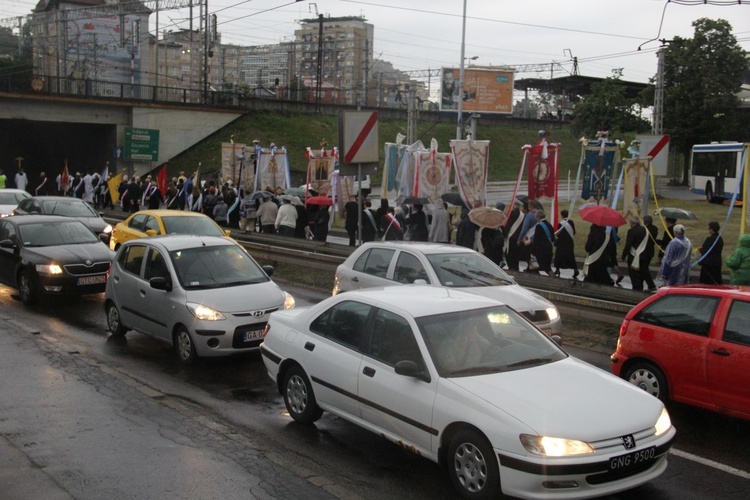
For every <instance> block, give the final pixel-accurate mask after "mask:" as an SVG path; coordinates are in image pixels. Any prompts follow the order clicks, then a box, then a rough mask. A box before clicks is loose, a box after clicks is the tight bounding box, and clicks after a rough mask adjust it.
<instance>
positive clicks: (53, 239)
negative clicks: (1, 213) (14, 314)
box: [0, 215, 115, 304]
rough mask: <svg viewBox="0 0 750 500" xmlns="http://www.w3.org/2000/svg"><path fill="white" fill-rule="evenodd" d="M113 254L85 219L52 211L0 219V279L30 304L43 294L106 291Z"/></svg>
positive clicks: (72, 294) (77, 293)
mask: <svg viewBox="0 0 750 500" xmlns="http://www.w3.org/2000/svg"><path fill="white" fill-rule="evenodd" d="M114 255H115V253H114V252H113V251H112V250H110V249H109V247H107V245H106V244H105V243H104V242H103V241H101V239H100V237H97V236H96V235H94V234H93V233H92V232H91V231H90V230H89V229H88V228H87V227H86V226H85V225H84V224H83V223H82V222H80V221H78V220H76V219H71V218H69V217H58V216H48V215H37V216H28V215H23V216H15V217H6V218H4V219H1V220H0V281H2V282H3V283H5V284H6V285H9V286H12V287H16V288H18V292H19V295H20V297H21V301H22V302H24V303H26V304H31V303H33V302H36V301H38V300H39V299H40V298H41V297H42V296H43V295H45V294H57V295H71V296H78V295H83V294H89V293H100V292H103V291H104V288H105V285H106V282H107V275H108V274H109V267H110V265H111V264H112V260H113V259H114Z"/></svg>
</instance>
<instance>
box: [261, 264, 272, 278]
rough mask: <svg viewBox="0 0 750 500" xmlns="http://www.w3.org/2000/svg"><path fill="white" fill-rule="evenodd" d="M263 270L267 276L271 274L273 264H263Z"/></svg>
mask: <svg viewBox="0 0 750 500" xmlns="http://www.w3.org/2000/svg"><path fill="white" fill-rule="evenodd" d="M263 270H264V271H265V272H266V274H267V275H268V277H269V278H270V277H271V276H272V275H273V266H263Z"/></svg>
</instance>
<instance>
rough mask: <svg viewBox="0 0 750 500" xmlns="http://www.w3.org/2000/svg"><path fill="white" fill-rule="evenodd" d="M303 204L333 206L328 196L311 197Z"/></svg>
mask: <svg viewBox="0 0 750 500" xmlns="http://www.w3.org/2000/svg"><path fill="white" fill-rule="evenodd" d="M305 203H306V204H308V205H321V206H325V207H330V206H331V205H333V199H331V198H329V197H328V196H313V197H311V198H308V199H307V200H306V201H305Z"/></svg>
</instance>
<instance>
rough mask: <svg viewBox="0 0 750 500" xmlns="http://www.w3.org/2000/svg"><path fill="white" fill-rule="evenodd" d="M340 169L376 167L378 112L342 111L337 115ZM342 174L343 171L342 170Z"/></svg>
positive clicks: (377, 155) (377, 156)
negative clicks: (361, 166)
mask: <svg viewBox="0 0 750 500" xmlns="http://www.w3.org/2000/svg"><path fill="white" fill-rule="evenodd" d="M339 145H340V147H341V151H340V153H339V158H340V167H344V166H355V165H366V166H368V167H369V166H372V167H374V168H376V167H377V164H378V159H379V152H380V150H379V144H378V112H377V111H343V112H341V113H339ZM342 173H344V172H343V170H342Z"/></svg>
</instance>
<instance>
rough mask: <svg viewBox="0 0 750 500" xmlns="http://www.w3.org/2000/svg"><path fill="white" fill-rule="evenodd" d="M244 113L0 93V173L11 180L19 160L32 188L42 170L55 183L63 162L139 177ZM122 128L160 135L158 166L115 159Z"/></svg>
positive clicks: (76, 168)
mask: <svg viewBox="0 0 750 500" xmlns="http://www.w3.org/2000/svg"><path fill="white" fill-rule="evenodd" d="M245 113H247V110H245V109H238V108H236V107H235V108H226V109H224V108H218V107H216V106H211V107H203V106H200V105H195V104H192V105H184V104H179V103H176V104H175V103H151V102H148V101H125V100H109V99H96V98H90V97H87V98H78V97H71V96H57V95H46V94H45V95H34V94H28V93H13V92H0V168H3V169H4V170H5V173H6V175H7V176H8V178H9V179H11V180H12V179H13V176H14V174H15V172H16V170H17V167H18V160H17V159H18V158H23V162H22V164H23V167H24V169H25V170H26V172H27V175H28V177H29V181H30V187H31V188H33V187H34V185H35V181H36V179H37V177H38V175H39V172H41V171H44V172H46V174H47V176H48V177H51V178H53V179H54V178H55V177H56V176H57V174H58V173H60V172H61V171H62V169H63V167H64V163H65V160H67V161H68V169H69V171H70V172H71V174H73V173H75V172H76V171H79V172H82V173H83V172H84V171H85V170H88V169H91V170H93V171H95V172H101V170H102V169H103V168H104V166H105V164H106V162H109V164H110V172H111V173H115V172H119V171H121V170H123V169H125V170H126V171H128V172H134V173H138V174H141V173H144V172H146V171H149V170H151V169H152V168H154V167H156V166H157V165H159V164H161V163H163V162H165V161H169V160H170V159H171V158H173V157H174V156H176V155H177V154H179V153H181V152H183V151H185V150H186V149H188V148H189V147H190V146H192V145H193V144H196V143H197V142H200V141H201V140H203V139H205V138H206V137H208V136H210V135H211V134H213V133H214V132H216V131H217V130H219V129H221V128H222V127H224V126H226V125H228V124H229V123H231V122H233V121H234V120H236V119H237V118H239V117H240V116H242V115H243V114H245ZM127 127H133V128H143V129H155V130H159V155H158V161H157V162H153V163H151V162H125V161H123V159H122V157H120V158H116V157H115V151H116V150H117V148H123V146H124V143H125V128H127ZM226 140H227V141H228V140H229V137H227V138H226ZM218 154H219V152H218V151H217V155H218ZM216 167H218V165H216ZM11 183H12V182H11Z"/></svg>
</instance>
